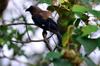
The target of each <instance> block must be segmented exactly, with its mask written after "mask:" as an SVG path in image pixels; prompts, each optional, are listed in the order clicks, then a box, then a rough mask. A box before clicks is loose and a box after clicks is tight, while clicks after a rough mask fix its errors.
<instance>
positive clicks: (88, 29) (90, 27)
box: [82, 25, 98, 36]
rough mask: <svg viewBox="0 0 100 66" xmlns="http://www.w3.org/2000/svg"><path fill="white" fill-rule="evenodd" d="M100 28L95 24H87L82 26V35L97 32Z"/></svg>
mask: <svg viewBox="0 0 100 66" xmlns="http://www.w3.org/2000/svg"><path fill="white" fill-rule="evenodd" d="M97 30H98V27H97V26H95V25H87V26H85V27H83V28H82V32H83V34H82V36H86V35H89V34H91V33H92V32H96V31H97Z"/></svg>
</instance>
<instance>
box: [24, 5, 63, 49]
mask: <svg viewBox="0 0 100 66" xmlns="http://www.w3.org/2000/svg"><path fill="white" fill-rule="evenodd" d="M26 11H29V12H30V13H31V15H32V20H33V21H34V23H35V25H36V26H38V27H40V28H42V29H43V34H42V35H46V34H47V32H46V31H50V32H52V33H54V34H56V35H57V38H58V46H59V47H62V35H61V33H60V30H59V28H58V24H57V23H56V22H55V21H54V20H53V19H52V18H50V17H49V16H51V12H50V11H44V10H42V9H40V8H39V7H37V6H30V7H29V8H28V9H26Z"/></svg>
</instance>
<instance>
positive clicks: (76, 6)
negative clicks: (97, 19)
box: [72, 5, 88, 13]
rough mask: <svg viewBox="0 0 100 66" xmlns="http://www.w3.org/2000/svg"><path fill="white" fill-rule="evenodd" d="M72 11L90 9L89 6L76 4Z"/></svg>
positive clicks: (83, 11) (82, 11)
mask: <svg viewBox="0 0 100 66" xmlns="http://www.w3.org/2000/svg"><path fill="white" fill-rule="evenodd" d="M72 11H73V12H80V13H85V12H86V11H88V8H86V7H84V6H82V5H74V6H73V7H72Z"/></svg>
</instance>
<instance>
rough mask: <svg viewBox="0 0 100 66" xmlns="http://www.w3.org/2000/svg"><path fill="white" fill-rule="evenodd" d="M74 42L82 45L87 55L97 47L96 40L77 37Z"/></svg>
mask: <svg viewBox="0 0 100 66" xmlns="http://www.w3.org/2000/svg"><path fill="white" fill-rule="evenodd" d="M76 40H77V41H78V42H79V43H80V44H82V45H83V46H84V48H85V51H86V53H87V54H90V53H91V52H92V51H93V50H95V48H96V47H97V46H98V40H96V39H89V38H86V37H77V38H76Z"/></svg>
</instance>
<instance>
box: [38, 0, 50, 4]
mask: <svg viewBox="0 0 100 66" xmlns="http://www.w3.org/2000/svg"><path fill="white" fill-rule="evenodd" d="M39 2H40V3H47V4H51V0H39Z"/></svg>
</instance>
